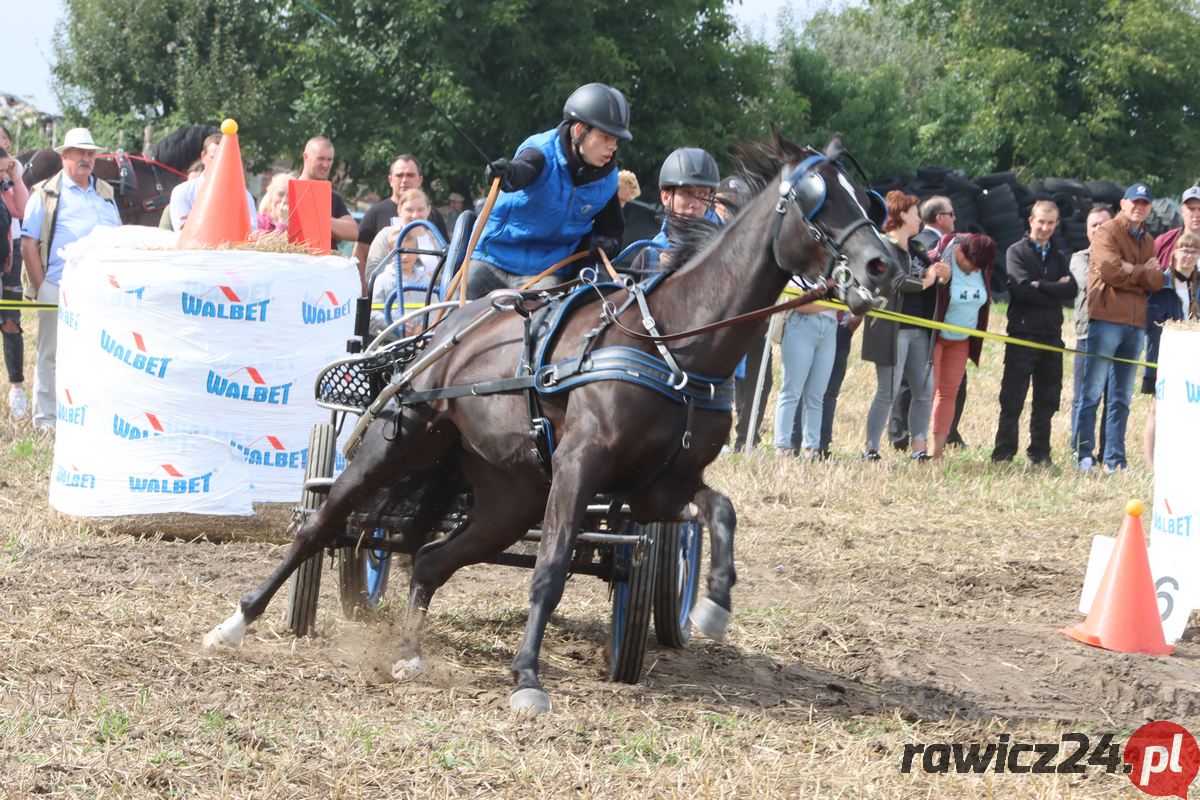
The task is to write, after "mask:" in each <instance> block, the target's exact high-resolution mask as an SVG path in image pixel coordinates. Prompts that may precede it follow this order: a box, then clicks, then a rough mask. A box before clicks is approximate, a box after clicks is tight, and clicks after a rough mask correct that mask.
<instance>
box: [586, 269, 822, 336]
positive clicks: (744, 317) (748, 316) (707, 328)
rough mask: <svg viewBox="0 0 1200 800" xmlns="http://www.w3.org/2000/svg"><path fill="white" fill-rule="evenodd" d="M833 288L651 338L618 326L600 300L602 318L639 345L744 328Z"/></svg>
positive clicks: (612, 309)
mask: <svg viewBox="0 0 1200 800" xmlns="http://www.w3.org/2000/svg"><path fill="white" fill-rule="evenodd" d="M626 281H627V282H626V286H625V288H626V289H627V290H629V291H631V292H632V291H637V289H636V284H635V288H634V289H630V285H629V284H630V283H632V281H630V280H629V279H626ZM835 286H836V284H835V283H834V281H832V280H826V281H825V282H824V283H821V284H818V285H817V287H816V288H814V289H810V290H808V291H807V292H804V293H803V294H801V295H799V296H798V297H795V298H793V299H791V300H788V301H786V302H783V303H776V304H775V305H773V306H767V307H766V308H760V309H758V310H757V311H748V312H746V313H745V314H739V315H737V316H736V317H729V318H728V319H723V320H719V321H717V322H713V323H711V324H709V325H704V326H702V327H699V328H692V329H691V330H688V331H680V332H679V333H668V334H660V335H657V336H655V335H652V334H648V333H641V332H639V331H635V330H633V329H631V328H627V327H626V326H624V325H622V324H621V321H620V320H619V319H617V317H616V314H615V310H616V307H615V306H614V305H613V303H612V301H611V300H605V301H604V319H605V321H606V322H610V323H612V324H613V325H614V326H615V327H616V328H617V329H618V330H619V331H621V332H622V333H624V334H625V335H626V336H629V337H630V338H632V339H636V340H638V341H640V342H675V341H678V340H680V339H688V338H691V337H693V336H701V335H703V334H706V333H711V332H713V331H719V330H721V329H722V328H731V327H733V326H735V325H744V324H746V323H747V322H757V321H758V320H760V319H764V318H766V317H769V316H771V315H772V314H778V313H779V312H780V311H789V310H791V309H793V308H798V307H800V306H806V305H809V304H811V303H815V302H816V301H817V300H824V299H825V297H826V295H828V294H829V292H830V291H831V290H833V289H834V287H835ZM647 319H648V320H649V324H648V325H647V327H651V326H653V325H654V320H653V318H650V317H647ZM643 322H644V323H645V322H646V320H643Z"/></svg>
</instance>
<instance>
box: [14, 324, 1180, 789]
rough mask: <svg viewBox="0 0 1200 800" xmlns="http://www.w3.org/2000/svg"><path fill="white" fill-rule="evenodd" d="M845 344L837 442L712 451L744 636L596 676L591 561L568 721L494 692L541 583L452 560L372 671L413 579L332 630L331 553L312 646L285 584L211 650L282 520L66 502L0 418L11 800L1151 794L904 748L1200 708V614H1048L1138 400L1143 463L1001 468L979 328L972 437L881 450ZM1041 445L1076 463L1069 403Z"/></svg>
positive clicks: (1100, 726)
mask: <svg viewBox="0 0 1200 800" xmlns="http://www.w3.org/2000/svg"><path fill="white" fill-rule="evenodd" d="M995 324H996V326H997V327H999V325H1000V321H999V320H998V321H997V322H996V323H995ZM26 327H32V326H28V325H27V326H26ZM855 348H856V349H855V355H854V357H853V358H852V359H851V370H850V373H849V375H848V376H847V381H846V385H845V389H844V390H843V397H842V404H841V406H840V412H839V419H838V423H837V428H836V431H835V434H836V436H835V448H834V449H835V452H836V454H837V456H838V457H837V459H836V460H835V461H833V462H830V463H825V464H805V463H801V462H799V461H796V460H793V459H781V458H775V457H773V456H770V455H767V454H761V455H760V454H756V455H754V456H751V457H742V456H737V457H731V458H724V459H721V460H720V461H719V462H718V463H717V464H715V465H714V466H713V468H712V469H711V471H710V476H711V479H712V481H713V482H714V484H715V485H717V486H718V487H720V488H722V489H723V490H724V491H727V492H728V493H729V494H730V495H731V496H732V497H733V498H734V501H735V503H736V504H737V506H738V509H739V518H740V527H739V540H738V569H739V576H740V578H741V580H740V582H739V585H738V588H737V590H736V591H735V617H734V624H733V627H732V632H731V636H730V639H729V642H728V643H727V644H725V645H715V644H713V643H711V642H706V641H699V642H696V643H694V644H693V646H692V648H691V649H689V650H687V651H669V650H665V649H662V648H659V647H657V646H652V647H651V648H650V650H649V652H648V654H647V662H646V663H647V674H646V677H645V678H644V680H643V682H642V683H641V684H640V685H638V686H624V685H617V684H612V683H609V682H608V681H607V680H606V679H605V666H604V659H603V653H602V651H603V643H604V641H605V638H606V626H607V617H608V607H607V598H606V587H605V585H604V584H603V583H601V582H600V581H598V580H596V579H594V578H585V577H580V578H575V579H573V580H572V581H570V583H569V585H568V589H567V593H566V597H565V598H564V601H563V604H562V606H561V607H560V609H559V612H558V613H557V614H556V615H555V617H554V619H553V621H552V623H551V626H550V629H549V631H548V634H547V640H546V646H545V648H544V651H543V677H544V678H545V680H546V682H547V687H548V688H549V690H550V691H551V693H552V695H553V696H554V700H555V703H556V707H555V712H554V713H553V714H550V715H547V716H544V717H542V718H539V719H536V720H516V719H513V718H511V717H510V716H509V714H508V712H507V710H506V707H505V703H506V699H507V695H508V692H509V687H510V684H509V677H508V674H507V666H508V662H509V661H510V660H511V658H512V656H513V654H514V652H515V650H516V647H517V645H518V643H519V640H520V635H521V629H522V626H523V623H524V613H525V593H526V587H527V582H528V575H527V573H522V572H517V571H513V570H510V569H506V568H501V567H494V566H480V567H473V568H469V569H467V570H464V571H463V572H462V573H460V575H458V576H456V578H455V579H454V580H453V581H451V583H450V584H448V585H447V586H446V587H445V588H444V589H443V591H442V592H441V593H439V595H438V597H437V599H436V600H435V602H434V607H433V611H432V613H431V616H430V621H429V627H428V632H427V643H428V647H427V651H428V654H429V656H430V659H431V662H432V664H433V665H434V669H433V673H432V675H431V676H430V677H429V678H428V679H427V680H423V681H420V682H417V683H413V684H396V683H392V682H390V681H388V680H385V679H383V677H382V676H384V675H386V670H387V666H388V664H389V663H390V656H391V648H392V647H393V646H394V643H395V639H396V631H397V626H398V624H399V620H400V609H399V608H398V604H399V602H400V601H399V599H398V597H399V593H398V592H396V591H395V589H393V591H392V592H391V595H390V596H391V598H393V599H392V600H390V601H389V603H388V604H387V605H385V607H384V609H383V610H382V611H381V613H380V614H379V615H378V618H377V619H375V620H372V621H370V622H368V623H360V622H349V621H346V620H344V619H342V617H341V615H340V613H339V610H338V608H337V599H336V594H337V592H336V587H335V584H334V576H335V575H336V570H330V569H327V570H326V583H325V587H324V593H323V596H322V601H321V610H320V616H319V620H318V627H319V635H318V636H316V637H314V638H311V639H307V640H303V641H296V640H294V639H292V638H290V637H289V636H287V635H286V633H285V632H284V631H283V629H282V625H280V624H279V622H278V616H279V613H280V609H281V606H282V598H279V599H277V600H276V602H275V603H274V604H273V606H272V607H271V609H270V610H269V611H268V614H267V616H266V617H264V619H263V620H262V621H260V622H259V623H258V624H257V625H255V626H254V627H252V628H251V632H250V634H249V635H248V636H247V641H246V644H245V645H244V646H243V648H242V649H241V650H239V651H237V652H234V653H225V654H219V655H211V654H207V653H203V652H201V651H200V649H199V641H200V638H201V636H202V635H203V633H204V632H205V631H206V630H207V629H208V628H210V627H211V626H212V625H213V624H215V623H216V622H218V621H219V620H220V619H221V618H223V617H224V616H225V615H226V614H227V613H228V612H229V610H230V609H231V607H232V604H233V602H234V601H235V600H236V598H237V597H238V596H239V595H240V594H241V592H243V591H244V590H245V589H246V588H248V587H249V586H250V585H251V584H252V583H253V582H256V581H258V580H261V579H262V577H264V576H265V575H266V574H267V572H268V571H269V570H270V569H271V568H272V567H273V565H274V564H275V563H277V561H278V559H279V557H280V555H281V552H282V546H281V545H280V543H279V542H280V541H281V540H280V539H279V538H278V537H279V531H280V530H281V529H282V527H283V525H284V524H285V521H286V520H285V518H286V513H284V512H281V511H279V510H277V509H271V510H267V511H265V512H263V513H262V514H260V515H259V516H257V517H255V518H254V519H253V520H252V521H250V522H243V521H237V522H236V523H231V522H229V521H226V520H219V519H208V518H202V519H196V518H191V517H189V518H187V519H186V520H177V519H157V518H156V519H153V520H138V519H124V520H118V521H104V522H102V523H94V522H91V521H88V520H78V519H72V518H68V517H64V516H62V515H59V514H56V513H55V512H53V511H51V510H50V509H49V508H48V506H47V503H46V489H47V487H46V483H47V482H46V475H47V474H48V470H49V465H50V449H49V445H48V444H47V443H46V442H45V441H44V440H41V439H39V438H36V437H34V436H33V435H32V434H31V432H30V431H29V429H28V427H27V423H26V424H22V425H19V426H14V425H13V424H11V423H9V422H7V421H0V446H3V447H4V448H5V455H6V458H5V459H4V464H5V471H4V474H3V476H2V477H3V482H4V483H3V487H2V488H3V491H2V492H0V520H3V531H4V534H3V537H2V539H0V542H2V544H3V549H2V550H0V610H2V611H3V613H0V654H2V655H0V755H2V757H3V767H4V771H5V777H4V779H3V781H0V798H21V800H25V799H26V798H30V797H34V796H43V795H44V796H50V797H71V798H139V799H140V798H147V797H155V798H157V797H163V798H176V797H178V798H356V797H367V798H378V797H397V798H399V797H422V798H424V797H434V796H453V797H471V796H482V797H529V796H537V797H561V796H565V795H569V796H577V797H627V796H630V795H635V796H647V797H689V798H691V797H814V798H867V797H872V798H873V797H888V798H890V797H911V798H963V797H980V798H984V797H987V798H1009V797H1012V798H1045V799H1047V800H1048V799H1049V798H1091V797H1140V796H1141V795H1140V793H1138V792H1137V790H1136V789H1134V788H1133V787H1132V785H1131V784H1130V783H1129V782H1128V781H1127V780H1126V779H1125V778H1124V777H1120V776H1114V775H1105V774H1102V773H1100V772H1099V771H1097V770H1095V769H1093V770H1091V771H1090V772H1089V773H1088V774H1086V775H1082V776H1030V775H1015V776H1014V775H1008V774H1001V775H996V774H992V775H987V776H969V775H953V774H951V775H924V774H912V775H902V774H900V770H899V765H900V760H901V754H902V752H903V748H904V745H905V744H909V743H914V742H963V743H967V744H969V743H972V742H980V743H984V742H988V741H994V740H995V739H996V737H997V736H998V735H999V734H1000V733H1002V732H1007V733H1009V734H1011V735H1012V737H1013V739H1014V740H1021V741H1046V740H1052V741H1053V740H1057V738H1058V736H1059V734H1060V733H1061V732H1062V731H1064V730H1085V731H1089V732H1097V731H1101V730H1109V731H1115V732H1117V733H1118V734H1119V736H1120V737H1122V738H1121V739H1120V740H1121V741H1123V737H1124V736H1127V734H1128V733H1129V731H1130V730H1132V729H1133V728H1135V727H1136V726H1137V725H1139V724H1141V722H1142V721H1144V720H1146V719H1149V718H1154V717H1155V716H1165V717H1168V718H1171V717H1173V718H1175V719H1176V720H1177V721H1180V722H1183V723H1184V724H1187V723H1188V722H1194V721H1195V720H1196V719H1197V718H1198V717H1200V701H1198V700H1196V699H1195V698H1197V696H1198V695H1197V692H1196V690H1197V688H1200V686H1198V685H1197V677H1196V676H1197V670H1196V659H1197V655H1198V653H1200V647H1198V646H1197V644H1196V643H1195V642H1194V641H1192V637H1194V632H1193V631H1189V634H1188V636H1187V637H1185V639H1186V641H1184V642H1182V643H1181V645H1180V648H1179V650H1178V654H1177V656H1176V657H1174V658H1172V659H1149V658H1140V657H1130V656H1122V655H1118V654H1112V653H1107V652H1103V651H1098V650H1091V649H1088V648H1084V647H1083V646H1081V645H1077V644H1075V643H1073V642H1070V641H1068V640H1066V639H1065V638H1064V637H1062V636H1060V635H1059V634H1058V633H1057V628H1058V627H1061V626H1063V625H1065V624H1072V623H1074V622H1076V621H1077V620H1078V618H1079V617H1078V614H1076V613H1075V611H1074V606H1075V605H1076V602H1077V592H1078V589H1079V585H1080V582H1081V579H1082V573H1083V567H1084V564H1085V562H1086V558H1087V551H1088V547H1089V544H1090V538H1091V536H1092V535H1093V534H1094V533H1108V534H1112V533H1115V531H1116V529H1117V526H1118V524H1119V522H1120V511H1121V508H1122V505H1123V504H1124V502H1125V500H1126V499H1128V498H1129V497H1140V498H1143V499H1146V500H1148V499H1149V498H1150V496H1151V475H1150V473H1149V472H1148V471H1147V470H1146V469H1145V468H1144V466H1143V459H1142V456H1141V453H1140V446H1137V445H1138V443H1139V442H1140V431H1141V425H1142V422H1143V421H1144V419H1145V414H1146V410H1147V401H1146V398H1143V397H1139V398H1137V399H1135V403H1134V413H1133V419H1132V420H1131V423H1130V435H1129V441H1130V443H1131V444H1132V445H1134V446H1131V447H1130V448H1129V450H1130V460H1131V469H1130V470H1129V471H1128V473H1126V474H1123V475H1117V476H1104V475H1097V474H1092V475H1078V474H1076V473H1074V472H1073V471H1070V470H1063V471H1055V472H1049V473H1047V472H1042V471H1036V472H1034V471H1027V470H1025V469H1023V468H1021V467H1010V468H996V467H993V466H992V465H991V464H990V463H989V462H988V460H987V458H988V454H989V450H990V447H979V446H980V445H987V444H990V441H991V438H992V436H993V434H994V426H995V419H996V414H997V405H996V401H995V398H996V395H997V393H998V384H999V369H1000V363H1001V357H1002V352H1001V348H1000V347H998V346H996V345H994V344H991V343H989V344H987V345H985V351H984V365H983V368H982V369H981V370H977V371H976V370H973V372H972V375H971V381H972V382H971V396H970V401H969V406H968V411H967V414H966V417H965V419H964V425H963V434H964V436H965V438H966V439H967V441H968V442H970V443H971V444H972V445H976V446H977V447H976V448H973V449H969V450H966V451H952V452H951V454H950V456H949V458H948V459H947V460H946V462H945V463H944V464H942V465H938V466H930V465H918V464H911V463H909V462H907V461H906V460H904V459H902V458H901V457H900V456H899V454H894V453H893V452H888V453H886V454H885V461H884V462H883V463H879V464H864V463H861V462H859V461H858V460H857V452H858V449H859V445H860V441H861V438H862V425H863V419H864V417H865V412H866V406H867V404H868V403H869V401H870V397H871V394H872V392H873V386H874V378H873V372H872V371H871V370H870V369H869V367H868V365H864V364H863V363H862V362H861V361H860V360H859V359H858V357H857V353H858V350H857V348H858V343H857V342H856V343H855ZM1055 442H1056V451H1055V454H1054V456H1055V459H1056V461H1057V462H1058V463H1060V464H1068V463H1069V458H1068V454H1067V452H1066V432H1065V415H1063V414H1060V415H1059V416H1058V417H1057V418H1056V425H1055ZM182 539H194V540H195V541H182Z"/></svg>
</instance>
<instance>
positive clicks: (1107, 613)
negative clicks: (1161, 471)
mask: <svg viewBox="0 0 1200 800" xmlns="http://www.w3.org/2000/svg"><path fill="white" fill-rule="evenodd" d="M1144 510H1145V506H1143V505H1142V503H1141V502H1140V501H1138V500H1130V501H1129V502H1128V503H1126V504H1125V515H1126V516H1125V523H1124V524H1123V525H1122V526H1121V533H1120V534H1119V535H1118V536H1117V543H1116V545H1115V546H1114V547H1113V552H1112V555H1111V556H1109V559H1108V566H1107V567H1105V568H1104V577H1103V578H1101V580H1100V586H1099V588H1097V589H1096V597H1095V599H1094V600H1092V610H1091V611H1090V612H1089V613H1088V615H1087V619H1085V620H1084V621H1083V624H1082V625H1076V626H1075V627H1073V628H1064V629H1063V633H1065V634H1066V635H1067V636H1070V637H1071V638H1072V639H1077V640H1078V641H1081V642H1083V643H1084V644H1090V645H1093V646H1094V647H1103V648H1104V649H1105V650H1115V651H1117V652H1118V653H1144V654H1145V655H1149V656H1165V655H1170V654H1171V653H1172V652H1174V650H1175V648H1174V647H1172V646H1171V645H1169V644H1167V641H1166V639H1165V638H1164V636H1163V627H1162V618H1161V617H1160V616H1159V613H1158V597H1157V595H1156V594H1155V592H1154V578H1153V576H1152V575H1151V574H1150V555H1149V553H1147V551H1146V535H1145V534H1144V533H1143V532H1142V519H1141V517H1142V511H1144Z"/></svg>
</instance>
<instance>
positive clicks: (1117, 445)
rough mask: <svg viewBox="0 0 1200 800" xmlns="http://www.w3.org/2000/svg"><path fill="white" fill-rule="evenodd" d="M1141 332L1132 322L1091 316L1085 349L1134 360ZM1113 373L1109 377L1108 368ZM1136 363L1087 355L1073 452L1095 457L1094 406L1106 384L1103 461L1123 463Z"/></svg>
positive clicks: (1115, 465)
mask: <svg viewBox="0 0 1200 800" xmlns="http://www.w3.org/2000/svg"><path fill="white" fill-rule="evenodd" d="M1142 336H1143V332H1142V330H1141V329H1140V328H1135V327H1133V326H1132V325H1123V324H1121V323H1119V322H1107V321H1104V320H1092V321H1090V322H1089V323H1088V338H1087V351H1088V353H1094V354H1096V355H1100V356H1113V357H1116V358H1125V359H1130V360H1136V359H1137V357H1138V356H1139V355H1141V352H1142ZM1110 371H1111V373H1112V376H1111V378H1110V376H1109V372H1110ZM1135 373H1136V367H1135V366H1134V365H1133V364H1126V363H1122V362H1120V361H1115V362H1114V361H1106V360H1104V359H1103V358H1089V359H1087V360H1086V361H1085V362H1084V365H1083V396H1082V397H1081V398H1080V400H1079V410H1078V411H1077V412H1076V413H1075V438H1076V442H1075V456H1076V458H1078V459H1083V458H1091V457H1094V455H1095V454H1094V452H1093V451H1094V449H1095V436H1096V407H1097V406H1099V405H1100V397H1101V395H1103V394H1104V387H1105V384H1106V383H1107V384H1109V393H1108V409H1107V412H1106V413H1105V419H1104V437H1105V443H1104V464H1105V466H1108V467H1111V468H1113V469H1117V468H1120V467H1124V466H1125V465H1126V463H1125V425H1126V424H1127V423H1128V422H1129V401H1130V399H1131V398H1132V396H1133V379H1134V375H1135Z"/></svg>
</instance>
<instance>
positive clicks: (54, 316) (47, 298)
mask: <svg viewBox="0 0 1200 800" xmlns="http://www.w3.org/2000/svg"><path fill="white" fill-rule="evenodd" d="M55 149H56V150H57V151H58V153H59V154H60V155H61V156H62V165H63V168H62V171H61V172H59V173H58V174H56V175H54V176H53V177H51V178H48V179H46V180H45V181H42V182H41V183H39V184H37V185H36V186H34V187H33V192H32V193H31V195H30V198H29V204H28V205H27V206H26V207H25V220H24V222H23V223H22V226H21V229H22V231H23V232H24V236H22V238H21V255H22V257H23V258H24V261H25V271H26V273H27V274H28V277H29V283H30V286H31V288H32V289H33V290H34V291H36V293H37V296H36V299H37V301H38V302H39V303H58V284H59V281H60V280H61V279H62V273H63V266H64V263H65V262H64V260H63V256H62V248H63V247H65V246H66V245H68V244H70V243H71V242H74V241H76V240H78V239H82V238H83V237H84V236H86V235H87V234H89V233H91V231H92V229H93V228H95V227H96V226H98V225H111V226H114V227H115V226H118V225H120V224H121V216H120V214H119V213H118V212H117V204H116V201H115V200H114V199H113V190H112V187H110V186H109V185H108V184H107V183H105V182H104V181H102V180H99V179H98V178H96V177H95V176H94V175H93V171H94V169H95V166H96V153H97V152H99V151H100V150H101V149H102V148H99V147H97V146H96V144H95V142H93V141H92V134H91V133H90V132H89V131H88V130H87V129H86V128H72V129H71V130H69V131H67V135H66V137H65V138H64V139H63V143H62V145H60V146H59V147H57V148H55ZM26 296H27V297H28V294H27V295H26ZM29 299H34V298H31V297H30V298H29ZM57 348H58V313H57V312H56V311H40V312H38V341H37V366H36V368H35V371H34V376H33V394H34V410H33V427H34V428H37V429H41V430H48V431H53V430H54V421H55V418H56V417H57V413H56V408H57V406H56V403H55V393H54V369H55V361H56V350H57Z"/></svg>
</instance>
